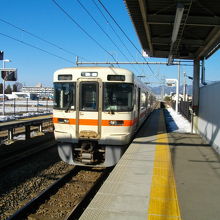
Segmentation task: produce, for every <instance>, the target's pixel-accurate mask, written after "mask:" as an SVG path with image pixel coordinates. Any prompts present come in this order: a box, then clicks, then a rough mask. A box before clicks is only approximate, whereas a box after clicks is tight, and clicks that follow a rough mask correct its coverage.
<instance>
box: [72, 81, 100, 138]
mask: <svg viewBox="0 0 220 220" xmlns="http://www.w3.org/2000/svg"><path fill="white" fill-rule="evenodd" d="M76 89H77V91H76V137H77V138H79V139H99V138H100V137H101V122H102V119H101V115H102V82H101V80H99V79H79V80H78V81H77V85H76Z"/></svg>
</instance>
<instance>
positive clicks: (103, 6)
mask: <svg viewBox="0 0 220 220" xmlns="http://www.w3.org/2000/svg"><path fill="white" fill-rule="evenodd" d="M98 2H99V4H100V5H101V6H102V8H103V9H104V10H105V11H106V13H107V14H108V15H109V16H110V18H111V19H112V20H113V21H114V23H115V24H116V25H117V27H118V28H119V29H120V30H121V32H122V33H123V34H124V36H125V37H126V38H127V40H128V41H129V42H130V43H131V44H132V46H133V47H134V48H135V49H136V50H137V51H138V53H139V54H140V55H141V57H142V58H143V59H144V60H145V61H146V59H145V57H143V56H142V54H141V52H140V51H139V49H138V48H137V47H136V46H135V44H134V43H133V42H132V40H131V39H130V38H129V37H128V35H127V34H126V33H125V31H124V30H123V29H122V28H121V26H120V25H119V24H118V22H117V21H116V20H115V19H114V17H113V16H112V15H111V13H110V12H109V11H108V9H107V8H106V7H105V5H104V4H103V3H102V2H101V1H100V0H98ZM147 66H148V68H149V69H150V71H151V73H152V74H153V75H154V76H155V77H156V78H158V79H159V80H160V81H161V79H160V78H159V77H158V75H157V74H156V73H155V72H154V71H153V70H152V68H151V67H150V66H149V65H148V64H147Z"/></svg>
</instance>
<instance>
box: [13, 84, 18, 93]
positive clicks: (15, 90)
mask: <svg viewBox="0 0 220 220" xmlns="http://www.w3.org/2000/svg"><path fill="white" fill-rule="evenodd" d="M12 91H13V92H17V91H18V88H17V85H16V84H13V86H12Z"/></svg>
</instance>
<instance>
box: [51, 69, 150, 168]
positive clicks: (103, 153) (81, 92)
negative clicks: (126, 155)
mask: <svg viewBox="0 0 220 220" xmlns="http://www.w3.org/2000/svg"><path fill="white" fill-rule="evenodd" d="M54 91H55V92H54V96H55V97H54V98H55V103H54V116H53V118H54V119H53V121H54V126H55V138H56V140H57V141H58V152H59V155H60V157H61V159H62V160H64V161H66V162H67V163H69V164H75V165H83V166H112V165H114V164H116V163H117V162H118V160H119V159H120V157H121V155H122V154H123V152H124V151H125V149H126V145H127V144H129V142H130V141H131V138H132V136H133V134H134V132H135V131H136V130H137V129H138V127H139V126H140V125H141V124H142V122H143V121H144V120H145V119H146V117H147V114H148V113H149V109H148V108H147V106H149V103H148V96H149V94H148V91H147V90H146V87H145V85H144V84H142V83H141V82H139V81H138V80H137V79H135V77H134V74H133V73H132V72H130V71H128V70H126V69H121V68H112V67H75V68H66V69H61V70H58V71H56V72H55V74H54ZM151 104H152V103H151Z"/></svg>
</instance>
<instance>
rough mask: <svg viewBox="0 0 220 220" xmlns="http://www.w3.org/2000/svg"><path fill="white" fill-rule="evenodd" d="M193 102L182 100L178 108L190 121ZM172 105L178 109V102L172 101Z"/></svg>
mask: <svg viewBox="0 0 220 220" xmlns="http://www.w3.org/2000/svg"><path fill="white" fill-rule="evenodd" d="M191 105H192V104H191V102H186V101H180V102H179V105H178V110H179V113H180V114H181V115H183V116H184V117H185V118H186V119H187V120H188V121H189V122H191V112H190V108H191ZM171 106H172V108H173V109H174V110H176V102H175V101H173V102H171Z"/></svg>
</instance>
